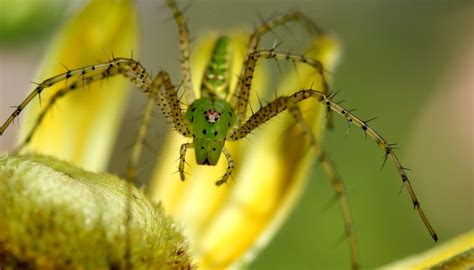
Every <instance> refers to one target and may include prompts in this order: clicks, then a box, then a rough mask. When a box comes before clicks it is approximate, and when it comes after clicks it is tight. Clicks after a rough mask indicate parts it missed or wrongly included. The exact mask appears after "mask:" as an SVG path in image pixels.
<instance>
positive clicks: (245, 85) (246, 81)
mask: <svg viewBox="0 0 474 270" xmlns="http://www.w3.org/2000/svg"><path fill="white" fill-rule="evenodd" d="M262 58H263V59H276V60H288V61H293V62H299V63H305V64H308V65H310V66H312V67H313V68H314V69H315V70H316V71H317V72H318V73H319V75H320V77H321V84H322V87H323V92H324V93H327V92H328V90H329V86H328V83H327V80H326V76H325V75H324V68H323V64H322V63H321V62H320V61H318V60H316V59H312V58H308V57H305V56H302V55H294V54H285V53H276V52H274V51H273V50H260V51H255V52H253V53H251V54H250V56H249V59H248V62H247V63H246V66H245V72H244V76H243V77H242V88H241V92H240V93H238V95H237V96H238V98H239V102H238V106H237V107H236V108H237V109H236V113H237V115H238V116H241V117H244V116H245V113H246V111H247V106H248V104H249V96H250V88H251V87H252V80H253V75H254V72H255V66H256V65H257V61H258V60H259V59H262ZM241 120H243V119H241ZM237 121H239V120H237ZM237 123H238V126H241V125H242V124H243V122H241V123H239V122H237Z"/></svg>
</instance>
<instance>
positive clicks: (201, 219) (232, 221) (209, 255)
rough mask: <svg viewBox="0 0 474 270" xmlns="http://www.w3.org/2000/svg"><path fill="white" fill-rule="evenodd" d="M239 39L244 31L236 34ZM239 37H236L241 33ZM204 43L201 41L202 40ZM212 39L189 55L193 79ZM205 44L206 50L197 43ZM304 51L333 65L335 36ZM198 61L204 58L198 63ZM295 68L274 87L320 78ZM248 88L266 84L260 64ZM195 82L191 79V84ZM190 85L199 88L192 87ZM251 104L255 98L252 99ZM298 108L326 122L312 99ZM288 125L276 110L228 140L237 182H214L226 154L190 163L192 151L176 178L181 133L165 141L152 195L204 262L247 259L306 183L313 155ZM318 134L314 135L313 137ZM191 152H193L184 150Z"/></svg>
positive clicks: (218, 264)
mask: <svg viewBox="0 0 474 270" xmlns="http://www.w3.org/2000/svg"><path fill="white" fill-rule="evenodd" d="M241 39H243V40H245V36H244V37H243V38H241ZM241 39H239V40H241ZM206 44H207V45H206ZM209 44H212V40H208V41H207V43H206V42H205V45H202V47H201V46H198V49H196V50H195V51H196V52H199V53H197V56H195V57H194V58H192V59H193V60H195V61H196V59H198V60H197V61H198V63H194V62H193V66H194V67H195V66H196V65H199V66H200V68H201V69H193V78H194V80H195V81H196V82H197V81H198V79H197V78H200V77H201V76H202V75H201V74H202V71H203V69H204V66H205V61H207V60H206V59H208V57H209V54H210V45H209ZM244 45H245V43H244V42H242V41H241V42H237V40H235V42H234V48H240V51H239V52H238V53H236V57H237V56H238V55H240V57H241V56H242V55H243V52H244V51H245V46H244ZM201 48H207V49H201ZM311 49H312V50H311V52H310V53H308V54H307V56H311V57H315V58H316V59H320V60H321V61H322V62H323V63H324V65H325V68H326V70H332V68H333V67H334V65H335V60H336V59H337V57H335V56H337V55H338V49H339V48H338V43H337V41H336V40H334V39H333V38H331V37H324V38H322V39H318V41H317V42H316V41H315V43H314V44H312V45H311ZM203 61H204V62H203ZM242 62H243V59H242V57H241V58H240V59H238V60H235V61H234V63H238V64H240V66H236V67H234V68H235V69H234V70H236V71H237V72H234V73H233V74H238V73H239V71H240V68H241V64H242ZM297 69H298V74H295V73H294V72H290V73H289V74H288V75H287V76H285V78H284V80H282V82H281V84H280V85H279V87H278V92H279V93H280V94H288V93H292V92H295V91H297V90H299V89H301V88H302V87H309V86H311V85H313V87H315V88H317V87H318V84H319V83H320V77H319V75H318V74H317V72H315V71H314V69H312V68H310V67H308V66H306V65H302V64H298V65H297ZM254 78H255V79H257V80H259V81H254V82H253V85H252V91H253V92H256V91H259V95H260V96H263V95H265V93H263V94H262V89H266V87H265V79H269V78H268V76H266V74H265V72H264V70H262V69H260V66H257V71H256V74H255V76H254ZM196 86H199V83H195V87H196ZM195 89H198V87H196V88H195ZM255 96H256V95H255V94H253V97H254V98H255ZM255 104H256V101H255V100H254V103H253V105H255ZM303 106H304V107H303V108H302V110H303V112H305V117H306V118H307V120H308V122H309V123H310V124H311V125H312V126H313V127H314V130H315V132H316V134H317V135H320V133H321V129H322V127H323V125H324V124H323V123H324V119H325V118H324V115H325V114H324V112H325V109H324V108H322V107H321V106H319V105H318V104H317V102H315V101H314V100H312V101H308V102H305V104H303ZM290 126H294V120H293V119H292V118H291V116H289V115H282V116H279V117H276V118H275V119H272V120H271V121H270V122H269V123H267V124H264V125H263V128H262V129H261V130H259V131H256V132H254V133H253V134H252V135H250V140H248V141H247V140H242V141H239V142H227V144H226V146H227V147H228V148H229V149H230V152H231V154H232V157H233V158H234V160H235V164H236V168H235V170H234V173H233V176H234V178H235V183H233V182H232V183H230V184H229V185H224V186H222V187H219V188H217V187H215V185H214V181H216V180H218V179H219V177H220V176H221V175H222V174H223V173H224V171H225V168H226V161H225V159H221V160H220V161H219V164H218V166H215V167H207V166H198V165H196V163H195V161H194V158H193V154H192V153H189V154H188V155H187V162H188V163H189V164H190V167H186V172H188V173H189V174H188V175H187V179H186V181H185V182H184V183H181V182H180V181H179V177H178V176H177V175H172V172H173V171H175V170H176V169H175V168H171V169H170V168H169V167H170V166H169V164H172V162H173V161H176V159H177V157H178V149H179V145H180V144H181V143H183V142H184V141H185V140H184V139H181V138H177V137H176V136H171V137H170V138H169V139H168V141H167V143H166V144H165V145H167V146H166V149H165V150H164V154H163V155H162V156H161V159H160V161H159V164H158V167H157V169H156V171H155V174H154V178H153V180H152V181H154V182H153V184H152V186H151V187H150V195H151V197H152V198H153V199H154V200H160V201H161V202H162V203H163V204H164V207H165V209H167V211H169V213H170V214H171V215H172V216H173V217H174V218H175V219H176V220H177V221H178V222H180V223H181V224H183V227H184V230H185V234H186V236H187V237H188V239H190V243H191V252H192V253H193V254H194V258H195V259H196V260H197V262H198V264H199V266H200V268H202V269H221V268H222V269H223V268H227V267H229V266H231V265H233V264H235V263H236V262H238V261H239V260H240V261H242V258H244V257H245V259H251V258H252V257H253V256H254V253H253V251H254V250H256V249H258V248H261V247H262V246H263V245H264V244H266V243H267V242H268V241H269V239H270V238H271V236H272V235H273V234H274V232H275V230H276V229H277V228H278V227H279V225H280V224H281V223H282V221H284V219H285V218H286V216H287V214H288V211H289V210H290V209H291V208H292V207H293V205H294V203H295V202H296V199H297V198H298V197H299V194H300V193H301V190H302V188H303V187H304V183H305V181H304V179H305V178H306V176H307V172H308V168H309V165H310V164H311V161H312V160H313V159H314V157H313V156H312V155H311V154H312V153H311V154H308V153H307V151H306V146H305V145H304V144H302V143H300V140H298V136H299V135H298V134H299V133H300V131H298V129H296V130H292V131H290V132H288V128H289V127H290ZM318 138H320V136H318ZM190 152H191V151H190Z"/></svg>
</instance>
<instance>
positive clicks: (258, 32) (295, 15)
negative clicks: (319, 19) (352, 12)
mask: <svg viewBox="0 0 474 270" xmlns="http://www.w3.org/2000/svg"><path fill="white" fill-rule="evenodd" d="M298 20H301V21H303V22H305V23H306V24H307V25H308V26H309V27H310V28H311V30H312V31H313V32H315V34H316V35H319V36H320V35H322V34H323V30H322V29H321V28H320V27H319V26H318V25H317V24H316V23H315V22H313V21H312V20H311V19H309V18H308V17H307V16H306V15H304V14H303V13H301V12H299V11H293V12H290V13H287V14H284V15H280V16H277V17H275V18H272V19H270V20H268V21H267V22H264V23H263V24H262V25H260V26H258V27H257V28H256V29H255V30H254V32H253V33H252V35H251V36H250V39H249V43H248V48H247V54H246V58H245V60H244V64H243V66H242V71H241V73H240V77H239V78H244V76H245V73H246V72H247V64H248V62H249V61H250V60H251V59H250V58H251V54H252V53H253V52H255V51H256V50H257V47H258V45H259V44H260V40H261V38H262V36H263V35H264V34H265V33H267V32H268V31H271V30H272V29H274V28H275V27H277V26H280V25H285V24H286V23H288V22H292V21H298ZM243 84H244V82H239V83H238V84H237V88H236V91H235V92H234V93H235V94H236V95H234V97H233V98H232V100H231V104H232V107H233V108H237V106H238V104H239V103H240V101H241V98H240V97H241V93H242V92H243V91H245V90H244V89H243V88H244V86H243ZM243 96H245V95H243ZM247 102H248V101H247ZM245 109H246V107H245V108H244V110H243V111H244V113H243V114H242V117H239V119H237V125H239V126H240V125H241V124H242V123H243V122H244V121H245V112H246V111H245Z"/></svg>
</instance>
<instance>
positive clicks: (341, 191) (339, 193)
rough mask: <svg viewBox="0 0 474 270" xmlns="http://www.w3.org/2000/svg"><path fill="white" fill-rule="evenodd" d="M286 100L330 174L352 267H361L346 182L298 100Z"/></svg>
mask: <svg viewBox="0 0 474 270" xmlns="http://www.w3.org/2000/svg"><path fill="white" fill-rule="evenodd" d="M285 100H286V103H287V107H288V111H289V112H290V114H291V115H292V116H293V118H294V119H295V120H296V122H297V123H298V124H299V125H300V127H301V128H302V129H303V132H304V133H305V135H306V136H307V137H308V138H309V141H310V145H311V146H312V147H313V149H314V152H315V154H316V156H317V157H318V161H319V162H321V166H322V168H323V171H324V173H325V174H326V175H327V176H328V178H329V179H328V180H329V182H330V184H331V185H332V186H333V188H334V190H335V192H336V198H337V199H338V201H339V206H340V208H341V212H342V218H343V220H344V228H345V235H346V237H347V239H348V244H349V251H350V254H351V262H352V269H358V268H359V264H360V263H359V262H360V259H359V249H358V246H359V245H358V244H357V237H356V234H355V231H354V225H353V222H352V215H351V211H350V207H349V201H348V199H347V195H346V192H345V188H344V182H343V181H342V178H341V177H340V176H339V174H338V173H337V171H336V167H335V166H334V163H333V162H332V161H331V160H330V159H329V157H328V155H327V153H326V152H324V151H323V149H322V148H321V146H320V144H319V143H318V142H317V140H316V137H315V136H314V133H313V132H312V130H311V127H310V126H309V125H308V124H307V123H306V121H305V120H304V118H303V115H302V114H301V109H300V108H299V107H298V104H297V101H296V100H294V99H293V98H292V97H289V98H287V99H285Z"/></svg>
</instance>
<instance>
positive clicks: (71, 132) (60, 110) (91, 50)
mask: <svg viewBox="0 0 474 270" xmlns="http://www.w3.org/2000/svg"><path fill="white" fill-rule="evenodd" d="M136 47H137V23H136V15H135V10H134V6H133V3H132V1H129V0H122V1H114V0H106V1H104V0H94V1H91V2H90V3H89V4H87V5H86V6H85V7H84V8H83V9H82V10H80V11H79V12H78V13H77V14H76V15H74V16H73V17H72V18H71V20H70V21H69V22H67V23H66V25H65V26H64V27H63V28H62V29H61V30H60V31H59V33H58V35H57V37H56V39H55V40H54V41H53V43H52V45H51V47H50V49H49V52H48V54H47V56H46V57H45V59H44V62H43V64H42V66H41V68H40V72H39V73H38V75H37V76H36V78H37V81H38V82H41V81H43V80H45V79H47V78H49V77H51V76H54V75H57V74H60V73H64V72H66V71H67V70H65V67H63V66H62V65H61V64H63V65H65V66H66V67H67V68H69V69H73V68H79V67H82V66H85V65H91V64H96V63H98V59H103V60H107V59H106V58H107V57H109V58H111V57H112V54H114V55H115V56H130V54H131V52H132V51H133V52H135V53H136V52H137V48H136ZM105 54H107V55H105ZM80 79H81V78H80V77H73V78H70V79H69V80H68V83H71V82H72V81H73V80H80ZM65 85H66V82H65V81H64V82H59V83H58V84H57V85H54V86H53V87H51V88H48V89H45V90H44V91H43V93H42V94H41V101H42V103H43V106H39V102H38V101H37V100H34V101H33V102H32V104H30V105H29V106H28V112H27V113H26V114H24V115H25V116H26V117H25V119H24V120H23V122H24V125H25V126H26V128H23V129H21V134H20V140H19V142H21V141H22V140H23V138H24V137H25V136H26V135H27V133H28V132H29V130H30V128H31V127H32V125H33V124H34V123H35V122H36V117H37V115H38V113H39V111H40V110H41V107H43V108H44V107H45V104H47V101H48V99H49V98H50V97H51V96H52V95H53V94H54V93H55V92H57V91H58V90H59V89H61V88H63V87H64V86H65ZM129 86H130V83H129V82H128V81H127V80H126V79H123V78H111V79H108V81H104V82H98V83H94V84H92V85H90V86H86V87H84V88H83V89H77V90H76V91H75V92H74V93H70V94H69V95H67V96H66V97H64V98H61V99H60V100H59V101H58V102H57V104H56V105H55V106H54V107H53V108H52V109H51V111H50V112H49V113H48V114H47V116H46V117H45V119H44V121H43V123H42V124H41V126H40V128H39V129H38V132H37V133H36V134H35V136H34V137H33V141H32V143H31V144H30V146H29V149H30V150H34V151H37V152H38V153H42V154H48V155H53V156H56V157H58V158H60V159H63V160H68V161H70V162H72V163H74V164H75V165H78V166H81V167H83V168H86V169H90V170H95V171H97V170H103V169H104V167H105V166H106V165H107V163H108V158H109V154H110V151H111V147H112V146H113V144H114V138H115V137H114V136H115V134H116V131H117V128H118V127H119V120H120V118H121V116H122V114H123V110H124V107H125V106H124V105H125V101H126V97H127V96H128V95H129V91H128V90H127V88H128V87H129Z"/></svg>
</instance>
